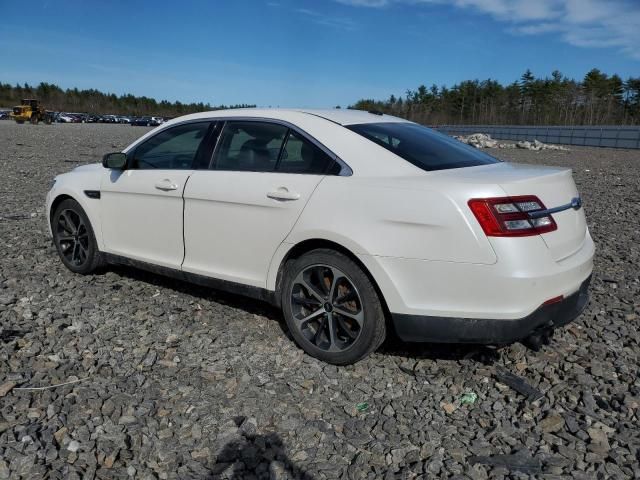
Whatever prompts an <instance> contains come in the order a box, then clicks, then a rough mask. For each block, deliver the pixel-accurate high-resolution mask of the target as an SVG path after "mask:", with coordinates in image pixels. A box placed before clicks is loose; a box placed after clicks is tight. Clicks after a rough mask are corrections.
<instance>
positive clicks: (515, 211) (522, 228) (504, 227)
mask: <svg viewBox="0 0 640 480" xmlns="http://www.w3.org/2000/svg"><path fill="white" fill-rule="evenodd" d="M469 208H470V209H471V211H472V212H473V214H474V215H475V217H476V219H477V220H478V222H479V223H480V226H481V227H482V230H483V231H484V233H485V235H487V236H488V237H526V236H529V235H539V234H541V233H547V232H552V231H554V230H557V229H558V226H557V225H556V222H555V220H554V219H553V217H552V216H551V215H546V216H543V217H537V218H530V217H529V213H531V212H537V211H540V210H546V207H545V206H544V204H543V203H542V202H541V201H540V199H539V198H538V197H536V196H535V195H522V196H518V197H499V198H473V199H471V200H469Z"/></svg>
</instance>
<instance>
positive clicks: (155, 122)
mask: <svg viewBox="0 0 640 480" xmlns="http://www.w3.org/2000/svg"><path fill="white" fill-rule="evenodd" d="M151 121H152V122H153V123H152V124H151V126H153V127H157V126H158V125H162V124H163V123H164V118H162V117H151Z"/></svg>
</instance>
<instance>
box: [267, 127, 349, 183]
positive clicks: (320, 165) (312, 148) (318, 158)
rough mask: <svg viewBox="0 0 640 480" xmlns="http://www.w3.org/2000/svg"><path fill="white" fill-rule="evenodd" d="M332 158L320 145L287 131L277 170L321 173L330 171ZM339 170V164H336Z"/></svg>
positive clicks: (312, 173) (310, 173)
mask: <svg viewBox="0 0 640 480" xmlns="http://www.w3.org/2000/svg"><path fill="white" fill-rule="evenodd" d="M334 163H335V162H334V160H333V158H332V157H331V156H329V155H328V154H327V153H325V152H324V151H323V150H322V149H321V148H320V147H318V146H316V145H314V144H313V143H311V142H310V141H309V140H307V139H305V138H303V137H302V136H301V135H300V134H298V133H296V132H294V131H293V130H290V131H289V135H288V137H287V142H286V143H285V146H284V148H283V149H282V155H281V157H280V161H279V162H278V166H277V171H278V172H282V173H301V174H308V175H322V174H325V173H332V172H331V170H332V168H331V167H332V166H333V165H334ZM336 166H337V167H338V170H339V165H337V164H336Z"/></svg>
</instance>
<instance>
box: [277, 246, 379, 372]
mask: <svg viewBox="0 0 640 480" xmlns="http://www.w3.org/2000/svg"><path fill="white" fill-rule="evenodd" d="M281 295H282V297H281V302H282V310H283V312H284V316H285V319H286V322H287V326H288V327H289V330H290V331H291V334H292V335H293V338H294V339H295V340H296V342H297V343H298V345H299V346H300V347H301V348H302V349H303V350H304V351H305V352H307V353H308V354H309V355H311V356H313V357H316V358H318V359H320V360H323V361H325V362H328V363H333V364H336V365H347V364H351V363H354V362H357V361H358V360H361V359H362V358H364V357H366V356H367V355H369V354H370V353H371V352H373V351H374V350H375V349H377V348H378V347H379V346H380V344H381V343H382V342H383V340H384V338H385V317H384V312H383V309H382V305H381V303H380V299H379V298H378V294H377V292H376V290H375V288H374V286H373V284H372V283H371V280H370V279H369V277H367V275H366V274H365V273H364V272H363V271H362V269H361V268H360V267H359V266H358V265H357V264H356V263H355V262H353V260H351V259H350V258H349V257H347V256H345V255H343V254H341V253H339V252H336V251H333V250H329V249H318V250H313V251H311V252H309V253H307V254H305V255H303V256H301V257H300V258H298V259H296V260H293V261H291V262H288V263H287V265H286V266H285V271H284V276H283V288H282V292H281Z"/></svg>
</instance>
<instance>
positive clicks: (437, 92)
mask: <svg viewBox="0 0 640 480" xmlns="http://www.w3.org/2000/svg"><path fill="white" fill-rule="evenodd" d="M350 108H357V109H362V110H379V111H382V112H384V113H389V114H392V115H396V116H399V117H404V118H408V119H410V120H413V121H416V122H419V123H423V124H429V125H443V124H494V125H496V124H509V125H638V124H640V77H636V78H628V79H627V80H622V79H621V78H620V77H619V76H618V75H615V74H614V75H611V76H609V75H607V74H606V73H602V72H601V71H600V70H598V69H593V70H591V71H590V72H589V73H587V74H586V75H585V77H584V79H582V81H576V80H573V79H569V78H567V77H565V76H564V75H562V73H560V72H559V71H554V72H553V73H552V74H551V77H545V78H537V77H535V76H534V75H533V73H531V71H530V70H527V71H526V72H525V73H524V74H523V75H522V77H521V78H520V80H519V81H516V82H513V83H512V84H510V85H506V86H505V85H502V84H500V83H499V82H497V81H495V80H491V79H488V80H483V81H479V80H467V81H464V82H461V83H459V84H456V85H453V86H452V87H450V88H449V87H446V86H441V87H438V86H437V85H432V86H431V87H426V86H425V85H421V86H420V87H418V88H417V89H416V90H408V91H407V92H406V95H405V97H404V98H402V97H396V96H394V95H391V96H390V97H389V99H387V100H360V101H358V102H357V103H356V104H355V105H352V106H351V107H350Z"/></svg>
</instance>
